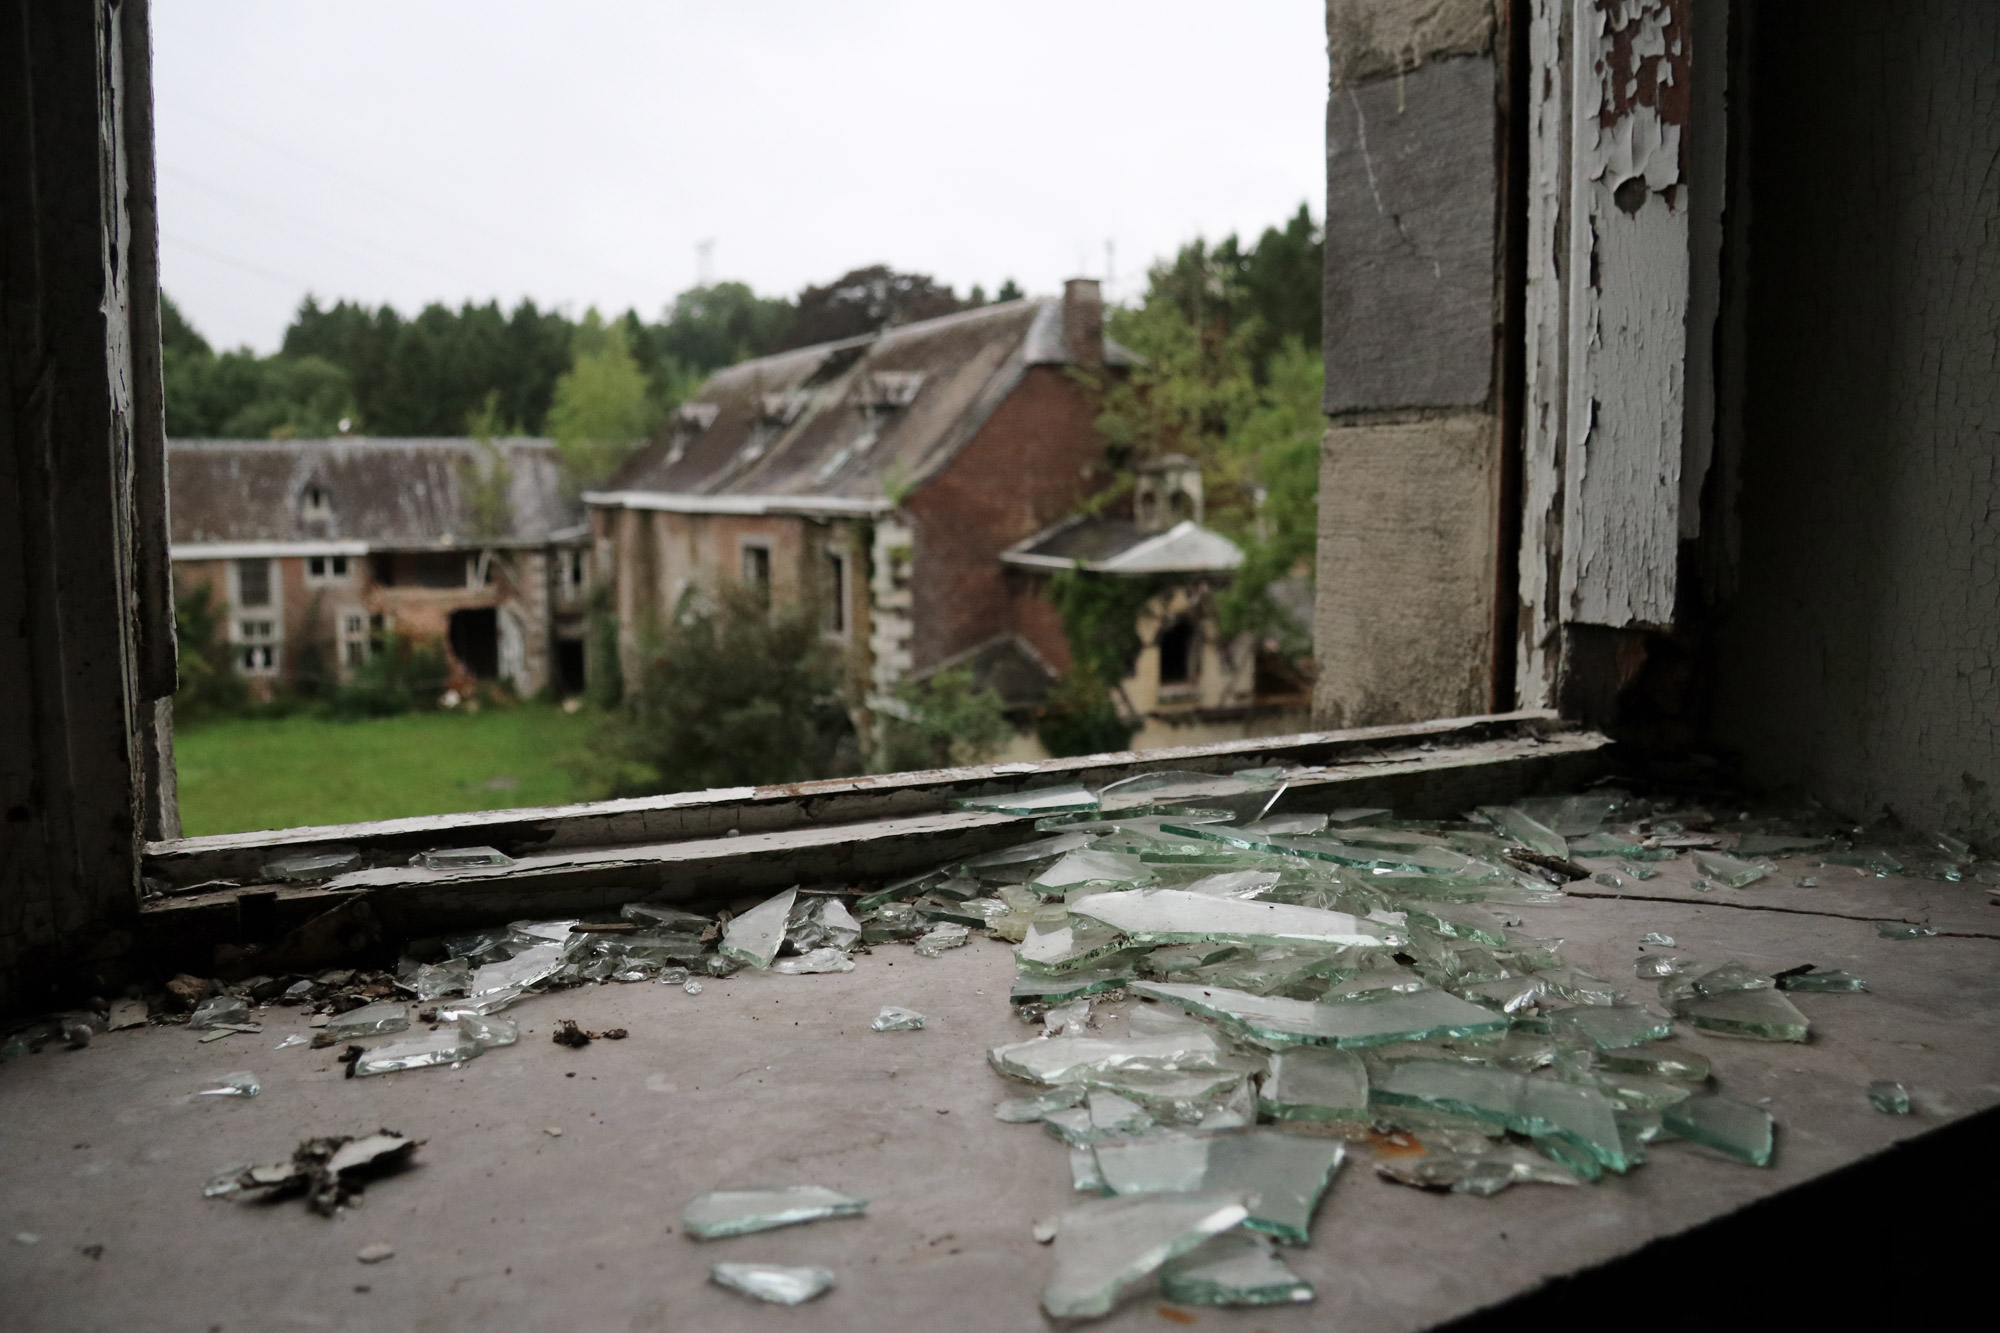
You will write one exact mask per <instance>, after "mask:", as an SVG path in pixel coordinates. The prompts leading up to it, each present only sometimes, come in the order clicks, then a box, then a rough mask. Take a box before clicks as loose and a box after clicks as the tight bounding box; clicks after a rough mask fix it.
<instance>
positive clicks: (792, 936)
mask: <svg viewBox="0 0 2000 1333" xmlns="http://www.w3.org/2000/svg"><path fill="white" fill-rule="evenodd" d="M966 883H967V884H968V885H970V884H972V881H970V880H967V881H966ZM974 887H976V885H975V886H974ZM860 938H861V923H860V922H859V921H856V920H855V919H854V915H853V913H851V912H849V911H848V910H847V907H846V905H845V904H844V903H842V902H841V901H840V899H838V898H834V897H830V896H828V895H825V894H813V895H812V896H810V897H808V898H804V899H801V900H799V901H796V902H794V903H793V905H792V912H791V916H790V917H789V919H788V920H787V922H786V926H785V942H786V943H787V944H789V945H791V946H792V948H793V949H795V950H797V951H798V952H800V953H810V952H812V951H813V950H814V949H842V950H845V949H851V948H853V947H854V945H855V943H856V941H858V940H859V939H860ZM696 944H697V946H699V944H700V938H699V936H697V937H696Z"/></svg>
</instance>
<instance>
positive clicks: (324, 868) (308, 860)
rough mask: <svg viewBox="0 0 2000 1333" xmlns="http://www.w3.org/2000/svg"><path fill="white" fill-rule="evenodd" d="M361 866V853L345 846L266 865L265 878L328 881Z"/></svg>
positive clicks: (278, 860) (281, 859) (316, 851)
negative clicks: (334, 876) (345, 871)
mask: <svg viewBox="0 0 2000 1333" xmlns="http://www.w3.org/2000/svg"><path fill="white" fill-rule="evenodd" d="M360 864H361V853H360V851H359V850H358V849H356V848H354V847H349V846H345V845H339V846H332V847H321V848H318V849H317V850H314V851H310V852H293V853H292V854H291V855H289V856H280V857H278V858H276V859H275V860H271V861H266V862H265V863H264V878H266V879H283V880H307V879H326V878H328V877H330V876H333V875H337V874H339V873H340V872H341V871H343V870H348V869H351V868H353V867H354V866H357V865H360Z"/></svg>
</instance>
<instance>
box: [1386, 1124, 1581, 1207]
mask: <svg viewBox="0 0 2000 1333" xmlns="http://www.w3.org/2000/svg"><path fill="white" fill-rule="evenodd" d="M1417 1143H1418V1146H1419V1150H1418V1151H1416V1152H1413V1153H1396V1154H1394V1155H1384V1156H1379V1157H1377V1158H1376V1160H1375V1173H1376V1174H1377V1175H1379V1176H1382V1177H1384V1178H1385V1179H1388V1180H1393V1181H1395V1182H1396V1183H1397V1184H1400V1185H1411V1186H1414V1187H1416V1188H1418V1189H1427V1190H1449V1191H1451V1192H1452V1193H1453V1194H1471V1195H1476V1196H1478V1197H1481V1198H1490V1197H1492V1196H1493V1195H1495V1194H1498V1193H1500V1192H1501V1191H1502V1190H1504V1189H1507V1188H1509V1187H1511V1186H1514V1185H1525V1184H1536V1185H1581V1184H1583V1182H1584V1177H1583V1176H1581V1175H1579V1174H1578V1173H1577V1172H1575V1171H1572V1170H1570V1169H1569V1168H1568V1167H1565V1166H1561V1165H1559V1164H1558V1163H1556V1162H1553V1161H1551V1160H1549V1159H1548V1158H1546V1157H1544V1156H1542V1155H1541V1154H1540V1153H1537V1152H1535V1151H1534V1150H1533V1149H1530V1148H1524V1147H1521V1146H1520V1145H1518V1144H1513V1143H1507V1142H1504V1141H1497V1140H1494V1139H1490V1138H1487V1137H1486V1136H1485V1135H1483V1134H1479V1133H1472V1132H1467V1131H1463V1130H1451V1129H1425V1130H1419V1131H1418V1138H1417Z"/></svg>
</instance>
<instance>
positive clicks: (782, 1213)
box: [681, 1185, 868, 1240]
mask: <svg viewBox="0 0 2000 1333" xmlns="http://www.w3.org/2000/svg"><path fill="white" fill-rule="evenodd" d="M867 1207H868V1200H866V1199H857V1198H855V1197H854V1196H853V1195H851V1194H842V1193H840V1192H839V1191H838V1190H830V1189H824V1188H822V1187H820V1186H818V1185H796V1186H793V1187H791V1188H790V1189H769V1190H715V1191H711V1192H710V1193H707V1194H698V1195H696V1196H695V1197H694V1198H693V1199H692V1200H690V1201H689V1203H688V1206H687V1208H686V1210H685V1211H683V1212H682V1213H681V1225H682V1227H683V1228H684V1229H685V1230H686V1231H687V1233H688V1234H689V1235H690V1236H693V1237H694V1238H695V1239H697V1240H714V1239H715V1238H716V1237H718V1236H747V1235H749V1234H750V1233H751V1232H753V1231H770V1230H772V1229H773V1228H775V1227H789V1226H796V1225H797V1224H799V1223H801V1222H817V1221H819V1220H820V1219H821V1218H826V1217H859V1216H860V1215H861V1214H862V1212H864V1211H865V1210H866V1209H867Z"/></svg>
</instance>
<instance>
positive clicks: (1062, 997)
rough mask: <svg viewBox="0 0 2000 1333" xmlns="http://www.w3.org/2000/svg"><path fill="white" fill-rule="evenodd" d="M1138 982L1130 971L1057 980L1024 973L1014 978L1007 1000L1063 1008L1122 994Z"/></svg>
mask: <svg viewBox="0 0 2000 1333" xmlns="http://www.w3.org/2000/svg"><path fill="white" fill-rule="evenodd" d="M1133 980H1134V976H1133V973H1132V972H1131V970H1130V969H1129V968H1124V967H1104V968H1092V969H1089V970H1088V971H1083V972H1064V973H1060V974H1058V975H1055V976H1036V975H1030V974H1027V973H1023V974H1022V975H1020V976H1018V977H1016V978H1014V985H1013V988H1012V989H1011V990H1009V991H1008V992H1007V998H1008V999H1009V1000H1011V1001H1012V1002H1013V1003H1015V1004H1063V1003H1067V1002H1068V1001H1070V1000H1076V999H1081V998H1082V997H1084V996H1086V995H1102V994H1104V993H1105V992H1107V991H1114V990H1118V989H1120V988H1121V987H1124V986H1127V985H1129V984H1131V982H1132V981H1133Z"/></svg>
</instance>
